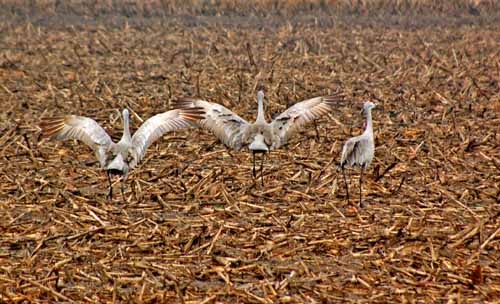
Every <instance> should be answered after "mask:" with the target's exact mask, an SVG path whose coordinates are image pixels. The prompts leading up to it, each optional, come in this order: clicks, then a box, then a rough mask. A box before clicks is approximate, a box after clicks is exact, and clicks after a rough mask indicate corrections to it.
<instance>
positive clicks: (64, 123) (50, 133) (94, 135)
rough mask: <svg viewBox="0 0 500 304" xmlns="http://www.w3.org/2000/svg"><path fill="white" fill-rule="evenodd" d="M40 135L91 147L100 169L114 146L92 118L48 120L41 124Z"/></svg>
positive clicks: (78, 117) (71, 116)
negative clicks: (82, 143) (76, 141)
mask: <svg viewBox="0 0 500 304" xmlns="http://www.w3.org/2000/svg"><path fill="white" fill-rule="evenodd" d="M40 127H41V128H42V133H43V135H44V136H46V137H51V138H53V139H57V140H66V139H77V140H80V141H82V142H84V143H85V144H86V145H88V146H89V147H91V148H92V149H93V150H94V151H95V153H96V156H97V158H98V159H99V162H100V164H101V167H104V165H105V164H106V158H107V156H106V153H107V151H108V150H109V149H110V147H111V146H113V145H114V143H113V141H112V140H111V137H109V135H108V133H106V131H105V130H104V129H103V128H102V127H101V126H100V125H99V124H98V123H97V122H96V121H95V120H93V119H92V118H88V117H84V116H76V115H68V116H64V117H55V118H48V119H45V120H43V121H42V122H41V124H40Z"/></svg>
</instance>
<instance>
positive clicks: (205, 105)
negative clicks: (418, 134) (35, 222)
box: [40, 91, 375, 206]
mask: <svg viewBox="0 0 500 304" xmlns="http://www.w3.org/2000/svg"><path fill="white" fill-rule="evenodd" d="M343 99H344V95H343V94H341V93H335V94H333V95H331V96H323V97H315V98H312V99H308V100H304V101H302V102H299V103H296V104H294V105H293V106H291V107H290V108H288V109H287V110H286V111H284V112H283V113H281V114H280V115H278V116H276V118H274V119H273V120H272V121H271V122H267V121H266V119H265V112H264V92H263V91H259V92H258V93H257V100H258V110H257V119H256V120H255V122H253V123H250V122H247V121H246V120H244V119H243V118H241V117H240V116H238V115H237V114H235V113H234V112H232V111H231V110H229V109H228V108H226V107H224V106H223V105H220V104H217V103H212V102H208V101H205V100H201V99H194V98H181V99H177V100H175V101H174V102H173V104H172V107H173V108H174V109H173V110H170V111H167V112H164V113H161V114H157V115H155V116H153V117H151V118H149V119H147V120H146V121H145V122H144V123H143V124H142V125H141V127H140V128H139V129H138V130H137V131H136V132H135V133H134V134H133V135H131V134H130V129H129V123H130V122H129V120H130V118H129V111H128V110H127V109H124V110H123V112H122V115H123V135H122V138H121V139H120V141H118V142H117V143H114V142H113V141H112V140H111V137H110V136H109V135H108V134H107V133H106V131H105V130H104V129H103V128H102V127H101V126H100V125H99V124H98V123H97V122H96V121H95V120H93V119H91V118H88V117H83V116H76V115H67V116H58V117H52V118H44V119H43V120H42V122H41V124H40V127H41V129H42V134H43V135H44V137H49V138H53V139H57V140H66V139H76V140H80V141H82V142H84V143H85V144H87V145H88V146H90V147H91V148H92V149H93V150H94V152H95V154H96V157H97V159H98V160H99V163H100V165H101V168H103V169H104V170H105V171H106V173H107V176H108V182H109V194H108V197H109V198H110V199H112V196H113V187H112V182H111V176H112V175H121V176H122V180H121V193H122V197H123V200H125V197H124V192H125V183H126V180H127V176H128V174H129V171H130V170H131V169H133V168H134V167H135V166H137V164H138V163H139V162H140V161H141V160H142V159H143V158H144V155H145V153H146V150H147V148H148V147H149V146H150V145H151V144H152V143H153V142H154V141H156V140H157V139H159V138H160V137H162V136H163V135H164V134H165V133H167V132H172V131H175V130H179V129H182V128H186V127H190V126H198V127H201V128H203V129H207V130H209V131H211V132H212V133H213V134H214V135H215V136H216V137H217V138H218V139H219V140H220V141H222V142H223V143H224V144H225V145H226V146H227V147H228V148H230V149H234V150H240V149H242V148H243V147H248V149H249V150H250V151H251V152H252V154H253V176H254V178H255V177H256V170H255V155H256V154H263V155H262V161H261V166H260V171H261V174H260V175H261V179H262V185H264V179H263V174H262V170H263V162H264V157H265V154H266V153H268V152H269V151H271V150H274V149H277V148H279V147H281V146H283V145H284V144H286V143H287V140H288V138H289V137H290V136H291V135H292V134H293V133H295V132H296V131H297V130H299V129H300V128H301V127H302V126H304V125H305V124H306V123H308V122H311V121H315V120H316V119H318V118H319V117H321V116H322V115H324V114H326V113H328V112H330V111H332V110H333V109H335V106H336V105H338V104H339V103H340V102H342V101H343ZM374 107H375V104H374V103H372V102H370V101H367V102H365V103H364V105H363V111H364V112H365V113H366V119H367V123H366V129H365V131H364V132H363V134H362V135H360V136H357V137H353V138H350V139H349V140H348V141H347V142H346V143H345V145H344V147H343V149H342V157H341V161H340V167H341V169H342V174H343V176H344V182H345V185H346V197H347V200H348V201H349V188H348V184H347V180H346V177H345V172H344V168H346V167H353V166H358V167H360V168H361V174H360V180H359V190H360V191H359V201H360V206H362V195H361V192H362V180H363V170H365V169H366V168H367V167H368V166H369V165H370V163H371V161H372V160H373V157H374V151H375V145H374V140H373V124H372V116H371V110H372V109H373V108H374Z"/></svg>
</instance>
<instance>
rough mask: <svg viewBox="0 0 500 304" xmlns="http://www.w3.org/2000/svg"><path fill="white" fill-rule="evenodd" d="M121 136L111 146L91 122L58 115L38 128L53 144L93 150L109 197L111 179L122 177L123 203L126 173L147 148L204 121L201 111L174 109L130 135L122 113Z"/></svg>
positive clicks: (100, 128) (43, 122)
mask: <svg viewBox="0 0 500 304" xmlns="http://www.w3.org/2000/svg"><path fill="white" fill-rule="evenodd" d="M122 117H123V135H122V138H121V139H120V141H118V142H117V143H114V142H113V141H112V140H111V137H110V136H109V135H108V133H106V131H105V130H104V129H103V128H102V127H101V126H100V125H99V124H98V123H97V122H96V121H95V120H93V119H92V118H89V117H85V116H77V115H58V116H54V117H50V118H44V119H42V121H41V123H40V128H41V129H42V136H43V137H44V138H51V139H55V140H66V139H77V140H80V141H82V142H83V143H85V144H86V145H88V146H89V147H91V148H92V149H93V150H94V153H95V155H96V157H97V159H98V161H99V164H100V167H101V168H103V169H104V170H105V171H106V173H107V176H108V182H109V194H108V198H109V199H110V200H111V199H112V197H113V188H112V184H111V176H112V175H121V176H122V182H121V192H122V198H123V200H124V201H125V196H124V192H125V182H126V180H127V176H128V174H129V171H130V170H131V169H133V168H134V167H135V166H136V165H137V164H138V163H139V162H140V161H141V160H142V159H143V158H144V155H145V154H146V150H147V148H148V147H149V146H150V145H151V144H152V143H153V142H154V141H156V140H157V139H158V138H160V137H162V136H163V134H165V133H167V132H171V131H175V130H178V129H181V128H185V127H189V126H191V125H193V123H194V122H196V121H197V120H199V119H202V118H203V117H204V110H203V109H201V108H199V107H194V108H190V109H176V110H170V111H167V112H164V113H160V114H156V115H154V116H153V117H151V118H149V119H147V120H146V121H145V122H144V123H143V124H142V125H141V126H140V128H139V129H138V130H137V131H136V132H135V133H134V135H133V136H131V134H130V129H129V120H130V118H129V111H128V109H126V108H125V109H123V111H122Z"/></svg>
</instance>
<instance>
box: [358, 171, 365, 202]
mask: <svg viewBox="0 0 500 304" xmlns="http://www.w3.org/2000/svg"><path fill="white" fill-rule="evenodd" d="M364 168H365V166H361V174H360V175H359V207H360V208H362V207H363V205H364V204H363V170H364Z"/></svg>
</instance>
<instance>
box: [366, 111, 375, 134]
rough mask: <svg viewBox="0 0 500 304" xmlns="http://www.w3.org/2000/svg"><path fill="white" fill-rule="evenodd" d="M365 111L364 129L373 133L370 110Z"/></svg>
mask: <svg viewBox="0 0 500 304" xmlns="http://www.w3.org/2000/svg"><path fill="white" fill-rule="evenodd" d="M365 112H366V129H365V133H370V134H373V122H372V110H371V109H368V110H367V111H365Z"/></svg>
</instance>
